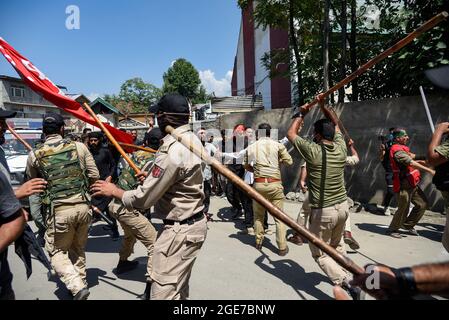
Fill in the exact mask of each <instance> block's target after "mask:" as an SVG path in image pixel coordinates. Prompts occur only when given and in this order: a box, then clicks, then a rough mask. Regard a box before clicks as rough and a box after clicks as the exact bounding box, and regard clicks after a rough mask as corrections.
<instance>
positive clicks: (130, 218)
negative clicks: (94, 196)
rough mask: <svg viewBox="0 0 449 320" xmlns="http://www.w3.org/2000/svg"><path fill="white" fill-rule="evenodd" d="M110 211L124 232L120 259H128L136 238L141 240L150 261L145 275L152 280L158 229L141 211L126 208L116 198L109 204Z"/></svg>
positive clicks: (148, 279) (132, 251)
mask: <svg viewBox="0 0 449 320" xmlns="http://www.w3.org/2000/svg"><path fill="white" fill-rule="evenodd" d="M109 212H110V214H111V216H113V217H114V218H115V219H117V220H118V222H119V223H120V225H121V226H122V229H123V232H124V236H123V242H122V247H121V248H120V252H119V257H120V260H127V259H128V257H129V256H130V255H131V254H133V253H134V245H135V243H136V240H139V241H140V242H141V243H142V244H143V245H144V246H145V248H146V249H147V254H148V261H147V273H146V274H145V277H146V278H147V281H151V279H150V275H151V270H152V265H153V263H152V260H153V250H154V242H155V241H156V236H157V232H156V229H154V227H153V225H152V224H151V222H150V221H148V219H147V218H146V217H144V216H143V215H142V214H141V213H140V212H139V211H137V210H134V211H129V210H126V209H125V207H124V206H123V204H122V203H121V202H120V201H118V200H116V199H114V200H113V201H112V202H111V203H110V204H109Z"/></svg>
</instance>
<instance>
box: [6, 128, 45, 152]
mask: <svg viewBox="0 0 449 320" xmlns="http://www.w3.org/2000/svg"><path fill="white" fill-rule="evenodd" d="M19 135H20V137H21V138H22V139H23V140H25V141H26V142H28V144H29V145H30V146H31V147H34V146H35V145H36V143H37V142H40V138H41V134H40V133H19ZM5 140H6V141H5V143H4V144H3V145H2V147H3V150H5V155H6V156H13V155H25V154H28V150H27V148H26V147H25V146H24V145H23V144H22V143H21V142H20V141H19V140H17V139H16V137H14V136H13V135H12V134H11V133H5Z"/></svg>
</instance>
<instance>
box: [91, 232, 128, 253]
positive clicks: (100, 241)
mask: <svg viewBox="0 0 449 320" xmlns="http://www.w3.org/2000/svg"><path fill="white" fill-rule="evenodd" d="M121 244H122V237H120V238H119V239H117V240H112V239H111V237H110V236H109V235H106V236H102V237H98V236H97V237H95V236H94V234H91V235H90V236H89V239H88V240H87V245H86V252H99V253H114V252H116V253H117V256H118V252H119V250H120V246H121Z"/></svg>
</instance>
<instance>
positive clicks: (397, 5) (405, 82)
mask: <svg viewBox="0 0 449 320" xmlns="http://www.w3.org/2000/svg"><path fill="white" fill-rule="evenodd" d="M343 1H344V0H330V1H329V2H330V5H331V19H330V42H329V84H330V86H332V85H335V84H336V83H337V82H338V81H339V80H342V79H341V78H342V71H343V70H346V72H345V74H346V75H349V74H350V73H351V72H352V70H353V69H354V68H355V66H360V65H362V64H364V63H365V62H367V61H368V60H370V59H372V58H374V57H375V56H376V55H378V54H380V53H381V52H382V51H384V50H385V49H387V48H389V47H390V46H391V45H393V44H395V43H396V42H397V41H399V40H400V39H402V38H403V37H405V36H406V35H407V33H409V32H411V31H413V30H415V29H416V28H418V27H419V26H420V25H422V24H423V23H424V22H425V21H427V20H429V19H430V18H432V17H433V16H434V15H436V14H438V13H440V12H441V11H444V10H445V11H449V1H447V0H433V1H426V0H366V1H364V2H361V1H357V0H346V1H347V3H348V4H351V5H348V6H347V8H346V10H353V11H350V12H349V11H348V12H347V14H346V15H344V14H342V12H341V11H342V7H343V8H344V7H346V6H345V5H343V6H342V2H343ZM353 1H356V4H357V6H353V5H354V3H353ZM237 3H238V5H239V6H240V7H241V8H242V9H244V8H246V6H248V5H250V4H252V0H238V2H237ZM324 3H325V0H321V1H316V0H276V1H273V0H259V1H257V6H256V8H255V10H254V15H253V16H254V20H255V24H256V26H258V27H264V28H265V27H268V26H271V27H274V28H283V29H285V30H288V31H289V33H290V37H289V39H290V47H289V48H288V49H286V50H279V49H277V50H273V51H271V52H267V53H266V54H265V55H264V57H263V58H262V63H263V65H264V66H265V67H266V69H267V70H269V71H270V76H271V77H272V78H273V77H279V76H281V77H282V76H283V77H290V78H291V79H292V81H293V84H294V86H295V88H296V89H295V92H294V93H295V94H294V96H295V101H294V102H295V103H302V101H304V100H305V101H307V100H311V99H313V98H314V97H315V95H316V94H317V93H318V92H321V91H322V90H323V82H324V81H323V51H322V48H323V46H322V44H323V21H324V14H323V11H324V9H323V8H324ZM372 6H375V7H376V8H378V9H379V10H380V28H378V29H373V28H370V27H369V26H368V25H367V23H366V12H367V9H368V8H369V7H372ZM354 9H355V10H354ZM289 14H293V15H294V21H295V25H294V28H293V29H292V28H291V26H289V19H288V17H289ZM351 14H355V15H352V16H351ZM342 16H347V23H346V24H347V25H348V29H347V31H346V33H348V34H347V35H346V34H342V30H344V28H342V26H343V25H344V24H345V23H344V21H341V20H339V19H341V17H342ZM351 17H352V19H351ZM351 20H352V21H355V25H352V24H353V23H351ZM353 28H354V29H355V32H354V31H353ZM292 32H293V33H294V36H295V37H294V38H293V37H292V36H291V35H292ZM351 32H352V34H350V33H351ZM343 36H345V37H346V38H347V39H348V40H347V45H346V49H345V50H344V49H343V48H344V47H345V46H343V45H342V39H343ZM295 39H296V41H297V48H298V49H299V54H298V55H295V52H294V51H295V50H294V49H295V44H294V43H293V40H295ZM448 42H449V21H447V20H446V21H445V22H443V23H441V24H440V25H439V26H437V27H435V28H433V29H432V30H430V31H428V32H426V33H425V34H423V35H422V36H420V37H419V38H418V39H417V40H415V41H414V42H413V43H411V44H409V45H408V46H406V47H405V48H403V49H402V50H400V51H399V52H397V53H395V54H394V55H392V56H391V57H389V58H387V59H386V60H384V61H383V62H381V63H379V64H377V65H376V66H375V67H374V68H372V69H371V70H369V71H368V72H366V73H365V74H364V75H362V76H360V77H359V78H358V79H357V88H358V90H357V91H358V93H357V96H352V95H351V94H349V95H348V98H350V99H353V100H358V99H360V100H365V99H381V98H387V97H394V96H403V95H416V94H418V93H419V91H418V87H419V86H421V85H422V86H423V87H424V88H425V89H426V90H427V91H429V92H430V91H432V90H436V89H435V88H434V87H433V86H432V84H431V83H430V82H429V81H428V80H427V79H426V77H425V75H424V71H425V70H427V69H430V68H436V67H439V66H442V65H448V64H449V49H448V45H449V44H448ZM352 46H353V47H354V48H352ZM346 50H350V51H351V55H350V57H351V59H342V56H343V53H346ZM347 56H349V55H347ZM279 63H285V64H287V65H288V66H289V68H288V71H287V72H284V73H280V72H278V70H277V68H276V66H277V65H279Z"/></svg>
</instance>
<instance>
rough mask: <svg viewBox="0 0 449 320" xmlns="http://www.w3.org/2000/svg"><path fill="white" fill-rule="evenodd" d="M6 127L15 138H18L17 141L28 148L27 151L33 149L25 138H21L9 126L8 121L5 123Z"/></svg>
mask: <svg viewBox="0 0 449 320" xmlns="http://www.w3.org/2000/svg"><path fill="white" fill-rule="evenodd" d="M6 127H7V128H8V130H9V131H10V132H11V133H12V135H13V136H14V137H16V139H17V140H19V141H20V142H21V143H22V144H23V145H24V146H25V148H27V149H28V151H31V150H33V148H32V147H31V146H30V145H29V144H28V142H26V141H25V140H23V139H22V137H21V136H19V134H18V133H17V132H16V131H15V130H14V129H13V128H11V126H10V125H9V124H8V123H6Z"/></svg>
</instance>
